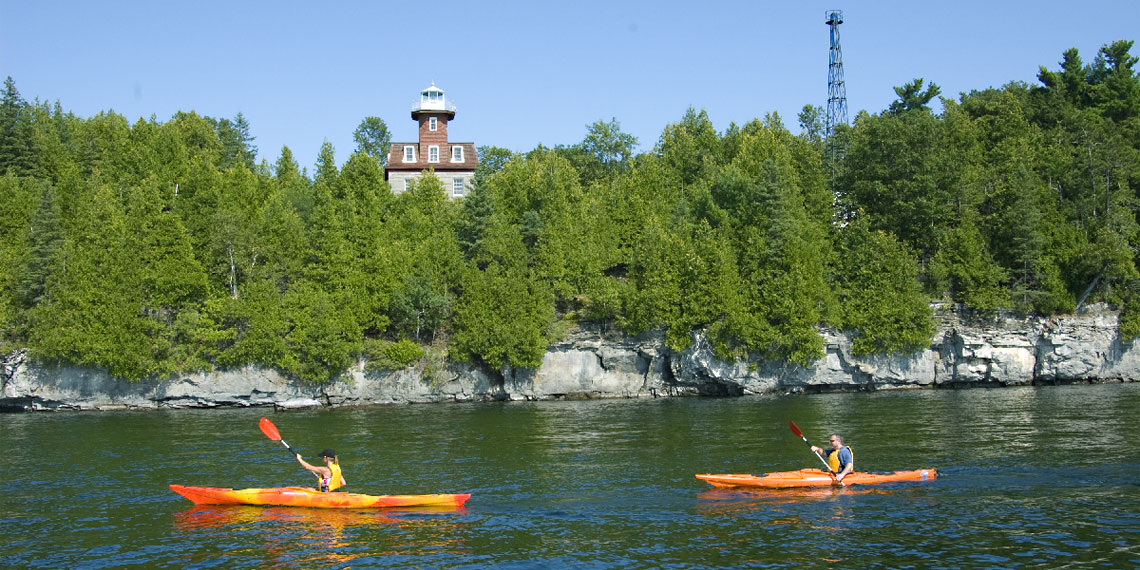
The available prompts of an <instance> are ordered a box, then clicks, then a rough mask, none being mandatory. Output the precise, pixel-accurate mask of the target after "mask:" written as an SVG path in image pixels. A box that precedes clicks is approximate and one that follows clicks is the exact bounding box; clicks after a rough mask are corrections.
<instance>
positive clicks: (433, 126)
mask: <svg viewBox="0 0 1140 570" xmlns="http://www.w3.org/2000/svg"><path fill="white" fill-rule="evenodd" d="M437 122H438V119H436V118H435V117H430V118H428V130H429V131H431V132H433V133H434V132H435V129H436V127H437V126H438V125H437Z"/></svg>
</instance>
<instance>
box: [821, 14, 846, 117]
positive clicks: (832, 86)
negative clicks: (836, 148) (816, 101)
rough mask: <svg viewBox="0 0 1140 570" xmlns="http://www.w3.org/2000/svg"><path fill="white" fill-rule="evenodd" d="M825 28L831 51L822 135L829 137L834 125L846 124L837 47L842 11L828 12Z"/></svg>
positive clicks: (841, 64) (841, 52)
mask: <svg viewBox="0 0 1140 570" xmlns="http://www.w3.org/2000/svg"><path fill="white" fill-rule="evenodd" d="M826 14H827V26H828V27H829V28H831V50H830V52H829V55H828V58H827V60H828V61H827V117H826V118H825V119H824V121H825V123H824V135H825V136H827V137H829V138H830V137H831V134H832V132H833V131H834V130H835V125H838V124H840V123H842V124H844V125H846V124H847V87H845V86H844V84H843V49H842V48H840V47H839V24H842V23H843V11H842V10H828V11H827V12H826Z"/></svg>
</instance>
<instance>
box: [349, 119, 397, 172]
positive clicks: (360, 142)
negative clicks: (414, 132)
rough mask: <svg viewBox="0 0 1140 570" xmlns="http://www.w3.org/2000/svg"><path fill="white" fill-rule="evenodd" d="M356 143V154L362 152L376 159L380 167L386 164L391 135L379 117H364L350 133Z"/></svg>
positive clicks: (386, 125)
mask: <svg viewBox="0 0 1140 570" xmlns="http://www.w3.org/2000/svg"><path fill="white" fill-rule="evenodd" d="M352 140H354V141H356V152H362V153H364V154H366V155H368V156H371V157H372V158H374V159H376V161H377V162H378V163H380V164H381V165H385V164H388V149H389V148H391V146H392V134H391V133H390V132H388V124H387V123H385V122H384V120H383V119H381V118H380V117H365V118H364V120H363V121H360V125H359V126H357V127H356V130H355V131H353V132H352Z"/></svg>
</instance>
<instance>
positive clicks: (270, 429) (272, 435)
mask: <svg viewBox="0 0 1140 570" xmlns="http://www.w3.org/2000/svg"><path fill="white" fill-rule="evenodd" d="M257 427H259V428H261V433H263V434H265V437H268V438H269V439H272V440H273V441H280V442H281V445H284V446H285V449H287V450H289V455H291V456H293V457H297V452H296V451H293V448H292V447H289V444H288V443H285V441H284V440H282V439H281V432H279V431H277V426H275V425H273V422H271V421H269V418H261V421H260V422H258V424H257ZM804 441H807V440H804Z"/></svg>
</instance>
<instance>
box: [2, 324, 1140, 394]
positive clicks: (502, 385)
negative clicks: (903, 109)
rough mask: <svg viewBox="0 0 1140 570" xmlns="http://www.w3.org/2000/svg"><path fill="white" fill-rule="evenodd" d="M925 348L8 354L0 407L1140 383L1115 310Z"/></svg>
mask: <svg viewBox="0 0 1140 570" xmlns="http://www.w3.org/2000/svg"><path fill="white" fill-rule="evenodd" d="M937 316H938V319H939V327H938V332H937V334H936V335H935V337H934V338H933V339H932V342H931V344H930V346H929V347H928V348H926V349H924V350H921V351H918V352H914V353H910V354H895V355H888V356H870V357H856V356H854V355H852V354H851V337H850V336H848V335H846V334H843V333H840V332H836V331H830V330H821V331H820V334H821V335H822V336H823V337H824V339H825V342H826V345H827V349H826V354H825V356H824V357H823V358H822V359H820V360H819V361H817V362H816V363H814V364H813V365H812V366H810V367H806V368H805V367H802V366H798V365H794V364H789V363H785V362H770V361H763V360H758V359H750V360H742V361H724V360H722V359H720V358H718V357H717V356H716V355H715V354H714V353H713V351H712V348H711V346H710V345H709V343H708V342H707V341H706V340H705V339H704V337H702V336H701V335H700V334H697V333H694V335H693V342H692V345H691V346H690V347H689V348H688V349H687V350H685V351H683V352H675V351H672V350H670V349H669V348H667V347H666V346H665V342H664V335H663V334H658V333H654V334H646V335H643V336H639V337H615V336H612V335H604V334H600V333H597V332H593V331H590V330H582V329H580V330H576V331H573V332H572V333H571V334H570V335H569V336H568V337H567V338H566V339H565V340H563V341H561V342H558V343H556V344H554V345H551V346H550V347H549V348H548V350H547V352H546V356H545V357H544V359H543V362H542V366H540V367H539V368H538V369H537V370H533V369H504V370H497V371H491V370H485V369H481V368H479V367H475V366H470V365H465V364H458V363H456V364H451V365H449V366H447V367H446V368H445V369H444V370H443V371H441V372H439V373H435V374H432V375H430V376H425V374H424V373H423V370H421V369H418V368H416V367H409V368H406V369H403V370H398V371H394V372H366V371H365V366H364V363H359V364H358V366H357V367H355V368H354V369H353V370H351V371H349V373H347V374H345V375H344V376H343V377H342V378H341V379H340V380H338V381H336V382H334V383H332V384H326V385H312V384H304V383H297V382H294V381H291V380H289V379H287V378H285V377H283V376H281V375H279V374H277V373H276V372H274V371H272V370H263V369H257V368H245V369H241V370H228V371H214V372H203V373H194V374H184V375H180V376H177V377H172V378H167V379H163V380H158V381H143V382H128V381H125V380H121V379H117V378H113V377H111V376H108V375H107V374H106V373H104V372H102V371H100V370H94V369H85V368H77V367H49V366H42V365H39V364H36V363H33V362H30V361H29V360H28V358H27V354H26V351H22V350H21V351H16V352H13V353H11V354H9V355H7V357H6V358H5V359H4V361H3V363H2V365H0V381H2V382H3V390H2V392H0V409H2V410H7V411H20V410H60V409H104V410H106V409H139V408H142V409H145V408H184V407H219V406H237V407H243V406H278V407H284V408H292V407H315V406H366V405H380V404H399V403H427V402H464V401H480V400H545V399H562V398H650V397H665V396H739V395H745V394H772V393H795V392H824V391H836V390H880V389H891V388H936V387H966V386H1012V385H1026V384H1041V383H1074V382H1120V381H1126V382H1128V381H1134V380H1136V379H1140V348H1137V347H1136V346H1134V344H1133V343H1129V344H1122V343H1121V342H1120V339H1119V335H1118V334H1117V314H1116V313H1114V312H1111V311H1109V310H1107V309H1105V308H1104V307H1092V308H1090V309H1089V310H1086V311H1084V312H1082V313H1081V314H1079V315H1072V316H1064V317H1052V318H1034V317H1025V318H1019V317H1015V316H1012V315H1001V316H998V317H989V318H977V317H970V316H969V315H967V314H965V313H963V312H961V311H948V310H941V309H940V310H938V311H937Z"/></svg>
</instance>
